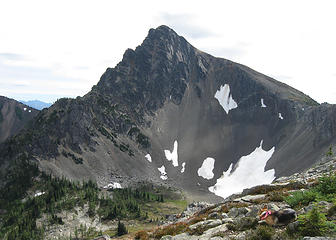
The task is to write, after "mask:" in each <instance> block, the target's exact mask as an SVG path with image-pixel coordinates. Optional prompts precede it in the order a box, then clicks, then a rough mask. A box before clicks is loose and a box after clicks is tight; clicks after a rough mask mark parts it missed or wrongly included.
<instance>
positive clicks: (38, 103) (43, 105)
mask: <svg viewBox="0 0 336 240" xmlns="http://www.w3.org/2000/svg"><path fill="white" fill-rule="evenodd" d="M19 102H21V103H23V104H26V105H27V106H29V107H32V108H35V109H37V110H42V109H43V108H48V107H50V106H51V105H52V103H46V102H42V101H40V100H29V101H23V100H20V101H19Z"/></svg>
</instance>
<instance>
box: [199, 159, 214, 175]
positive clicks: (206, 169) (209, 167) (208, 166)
mask: <svg viewBox="0 0 336 240" xmlns="http://www.w3.org/2000/svg"><path fill="white" fill-rule="evenodd" d="M214 167H215V159H213V158H209V157H208V158H206V159H205V160H204V161H203V164H202V166H201V167H200V168H199V169H198V171H197V174H198V176H200V177H203V178H205V179H212V178H213V177H214V174H213V172H212V171H213V170H214Z"/></svg>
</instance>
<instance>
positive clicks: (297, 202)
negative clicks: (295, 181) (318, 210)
mask: <svg viewBox="0 0 336 240" xmlns="http://www.w3.org/2000/svg"><path fill="white" fill-rule="evenodd" d="M316 197H317V193H316V192H315V191H313V190H307V191H297V192H294V193H293V195H292V196H289V197H286V198H285V201H286V202H287V203H288V204H289V205H290V206H291V207H301V206H307V205H308V204H309V203H311V202H313V201H315V200H316Z"/></svg>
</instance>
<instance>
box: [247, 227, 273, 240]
mask: <svg viewBox="0 0 336 240" xmlns="http://www.w3.org/2000/svg"><path fill="white" fill-rule="evenodd" d="M274 234H275V230H274V228H272V227H270V226H258V227H257V228H256V230H254V231H253V232H252V234H251V235H250V236H249V237H248V238H247V239H248V240H271V239H272V237H273V236H274Z"/></svg>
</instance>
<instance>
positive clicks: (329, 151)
mask: <svg viewBox="0 0 336 240" xmlns="http://www.w3.org/2000/svg"><path fill="white" fill-rule="evenodd" d="M333 155H334V153H333V150H332V147H331V146H330V147H329V150H328V152H327V153H326V156H327V157H332V156H333Z"/></svg>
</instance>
